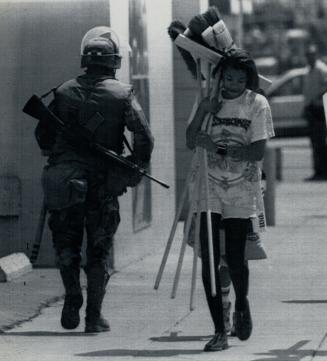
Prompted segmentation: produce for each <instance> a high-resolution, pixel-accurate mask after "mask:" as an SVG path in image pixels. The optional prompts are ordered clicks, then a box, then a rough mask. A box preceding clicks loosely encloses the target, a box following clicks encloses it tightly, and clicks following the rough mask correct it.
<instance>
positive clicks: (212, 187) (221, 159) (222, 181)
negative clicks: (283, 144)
mask: <svg viewBox="0 0 327 361" xmlns="http://www.w3.org/2000/svg"><path fill="white" fill-rule="evenodd" d="M211 122H212V127H211V131H210V135H211V138H212V140H213V141H214V142H215V143H216V144H227V145H235V146H237V145H239V146H241V145H248V144H250V143H253V142H256V141H259V140H263V139H268V138H270V137H273V136H274V129H273V124H272V117H271V111H270V107H269V104H268V101H267V99H266V98H265V97H264V96H262V95H260V94H257V93H255V92H253V91H251V90H245V92H244V93H243V94H242V95H241V96H239V97H238V98H235V99H225V98H223V106H222V108H221V110H220V111H219V112H218V113H217V114H215V115H213V116H212V117H211ZM207 159H208V175H209V177H208V179H209V199H208V208H209V209H210V210H211V211H212V212H215V213H219V214H221V215H222V217H223V218H250V217H254V216H256V215H257V214H258V211H259V209H260V208H262V207H263V202H262V192H261V170H260V162H249V161H237V160H234V159H232V158H230V157H228V156H220V155H217V154H215V153H212V152H207ZM200 162H203V158H202V160H200ZM200 162H199V160H198V157H197V156H196V157H194V160H193V164H192V170H193V171H192V179H191V185H190V186H191V192H192V193H193V194H196V190H195V189H194V186H195V179H196V173H197V171H198V169H199V163H200ZM196 210H197V205H196V204H194V203H193V211H196ZM206 210H207V205H206V202H205V187H204V182H203V181H202V187H201V197H200V211H202V212H204V211H206Z"/></svg>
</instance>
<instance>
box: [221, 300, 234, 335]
mask: <svg viewBox="0 0 327 361" xmlns="http://www.w3.org/2000/svg"><path fill="white" fill-rule="evenodd" d="M231 307H232V303H231V302H223V315H224V325H225V331H226V333H227V334H229V333H230V332H231V329H232V325H231V323H230V309H231Z"/></svg>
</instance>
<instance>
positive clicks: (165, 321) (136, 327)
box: [0, 150, 327, 361]
mask: <svg viewBox="0 0 327 361" xmlns="http://www.w3.org/2000/svg"><path fill="white" fill-rule="evenodd" d="M301 152H302V150H301ZM301 154H302V153H301ZM287 156H288V155H287V154H286V158H285V161H287ZM293 159H294V158H293ZM292 164H293V165H294V162H292ZM290 166H291V165H290ZM285 172H286V173H285ZM285 172H284V173H285V174H284V175H285V177H286V179H287V181H284V182H282V183H279V184H278V186H277V188H276V196H277V198H276V226H275V227H270V228H269V229H268V231H267V233H266V234H265V238H264V244H265V248H266V251H267V253H268V259H267V260H263V261H251V262H250V277H251V284H250V295H249V298H250V303H251V309H252V315H253V321H254V330H253V334H252V336H251V338H250V339H249V340H248V341H245V342H242V341H240V340H238V339H237V338H229V344H230V348H229V349H228V350H225V351H223V352H218V353H204V352H202V349H203V346H204V344H205V343H206V342H207V341H208V340H209V338H210V336H211V335H212V332H213V326H212V324H211V320H210V317H209V313H208V308H207V306H206V303H205V299H204V292H203V289H202V284H201V281H200V275H199V277H198V281H197V290H196V295H195V307H196V308H195V310H194V311H193V312H190V311H189V297H190V285H191V276H190V275H191V269H192V252H191V249H189V248H188V249H187V252H186V255H185V259H184V264H183V269H182V275H181V279H180V283H179V287H178V292H177V297H176V298H175V299H174V300H172V299H170V292H171V287H172V284H173V277H174V273H175V269H176V265H177V257H178V253H179V246H180V243H181V232H182V224H180V227H179V229H178V232H177V237H176V240H175V242H174V245H173V248H172V251H171V253H170V256H169V259H168V263H167V265H166V268H165V272H164V275H163V278H162V281H161V284H160V287H159V289H158V290H157V291H155V290H154V289H153V285H154V280H155V276H156V274H157V271H158V267H159V264H160V261H161V257H162V254H163V250H164V245H161V246H158V251H157V252H156V253H155V254H151V255H147V256H145V257H143V258H142V259H140V260H139V261H138V262H135V263H132V264H130V265H128V266H127V267H125V268H124V269H121V270H119V272H117V273H115V274H114V275H113V276H112V280H111V282H110V286H109V288H108V294H107V296H106V298H105V302H104V312H103V313H104V315H105V316H106V317H107V318H108V319H109V320H110V323H111V328H112V331H111V332H110V333H104V334H100V335H96V336H88V335H85V334H84V333H83V327H84V322H83V320H82V322H81V325H80V326H79V328H78V329H77V330H74V331H73V332H67V331H65V330H63V329H61V328H60V325H59V318H60V311H61V307H62V299H60V296H61V295H62V293H63V290H62V287H61V284H60V281H59V278H58V272H57V271H56V270H53V269H37V270H34V271H33V272H32V273H30V274H27V275H25V276H24V277H22V278H20V279H19V280H16V281H14V282H11V283H5V284H0V294H1V297H0V310H1V313H0V326H1V329H2V330H5V329H6V326H13V325H14V324H15V323H16V324H17V323H18V324H20V326H18V327H14V328H12V329H11V330H8V329H7V330H6V332H5V333H3V334H1V335H0V336H1V337H0V346H1V347H0V360H1V361H13V360H14V361H20V360H30V361H39V360H40V361H41V360H42V361H43V360H58V359H60V360H62V361H66V360H67V361H68V360H75V359H76V360H78V359H80V360H84V361H87V360H98V359H99V360H104V359H110V360H135V359H139V360H147V361H150V360H174V361H175V360H206V361H207V360H208V361H210V360H217V359H219V360H223V361H312V360H315V361H320V360H321V361H325V360H327V340H326V339H327V322H326V321H327V316H326V315H327V282H326V274H327V266H326V259H327V236H326V235H327V202H326V201H325V199H326V194H327V182H321V183H316V182H314V183H312V182H310V183H306V182H302V181H301V179H300V178H296V179H293V180H292V175H291V172H290V170H289V168H288V169H285ZM305 172H306V173H307V174H305V175H310V169H309V168H306V170H305ZM305 172H304V173H305ZM302 173H303V169H302ZM168 233H169V230H167V236H168ZM199 271H200V265H199ZM58 297H59V298H58ZM56 301H57V302H56ZM49 305H51V307H44V306H49ZM83 312H84V309H83ZM36 314H38V315H39V317H37V318H35V319H34V320H33V321H31V322H23V323H21V321H22V320H26V319H31V318H33V316H34V315H36ZM16 336H21V337H16ZM40 336H42V337H40ZM53 336H61V337H53ZM71 336H78V337H71ZM18 339H19V341H20V342H22V343H23V350H24V356H23V355H22V351H21V350H20V351H19V352H18V351H17V350H16V348H15V347H13V345H14V344H15V341H16V340H18ZM72 339H73V340H74V342H72ZM48 340H49V342H47V341H48ZM50 341H51V342H50ZM36 349H37V350H38V353H37V355H38V356H36V354H35V353H34V355H33V350H34V352H35V350H36Z"/></svg>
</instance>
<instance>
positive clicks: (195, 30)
mask: <svg viewBox="0 0 327 361" xmlns="http://www.w3.org/2000/svg"><path fill="white" fill-rule="evenodd" d="M188 27H189V29H190V30H191V32H192V34H193V35H194V36H195V35H201V33H203V32H204V30H205V29H207V28H208V27H209V24H208V22H207V20H206V19H205V18H204V16H202V15H201V14H200V15H195V16H193V18H192V19H191V20H190V22H189V24H188Z"/></svg>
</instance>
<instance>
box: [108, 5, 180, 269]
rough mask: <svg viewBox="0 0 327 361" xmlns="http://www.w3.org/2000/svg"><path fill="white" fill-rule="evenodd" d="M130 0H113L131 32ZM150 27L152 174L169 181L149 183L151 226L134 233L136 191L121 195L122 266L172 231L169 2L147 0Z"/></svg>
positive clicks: (118, 250) (114, 16)
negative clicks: (150, 192)
mask: <svg viewBox="0 0 327 361" xmlns="http://www.w3.org/2000/svg"><path fill="white" fill-rule="evenodd" d="M127 4H128V0H111V1H110V5H111V21H112V26H113V28H115V29H117V31H119V33H121V34H125V35H126V36H127V35H128V31H126V27H127V26H128V24H127V23H126V21H124V22H121V21H120V20H119V19H127V18H128V16H127V11H128V6H127ZM145 6H146V14H147V17H146V19H147V29H148V37H147V42H148V52H149V54H148V61H149V93H150V99H149V103H150V109H149V110H150V112H149V113H150V124H151V130H152V133H153V135H154V138H155V147H154V151H153V156H152V161H151V173H152V175H153V176H155V177H156V178H159V179H161V180H163V181H165V182H166V183H168V184H170V186H171V187H170V189H169V190H167V189H165V188H163V187H161V186H159V185H157V184H156V183H154V182H151V190H152V221H151V226H150V227H148V228H145V229H143V230H142V231H139V232H136V233H133V231H132V229H133V225H132V224H133V214H132V213H131V209H132V192H129V193H127V194H126V195H124V196H123V197H122V199H121V204H122V217H121V218H122V222H121V225H120V227H119V230H118V233H117V237H116V238H117V240H116V242H115V265H116V267H118V268H120V267H122V266H124V265H126V264H128V263H129V262H130V261H131V259H135V258H137V257H139V256H141V255H144V254H146V253H150V252H151V251H153V250H154V249H158V247H163V245H164V244H165V242H166V241H167V239H168V236H169V229H170V227H171V225H172V221H173V216H174V210H175V163H174V160H175V146H174V114H173V79H172V78H173V73H172V69H173V64H172V44H171V42H170V40H169V37H168V36H167V30H166V29H167V24H169V23H170V22H171V17H172V9H171V2H170V1H165V2H163V1H160V0H146V1H145Z"/></svg>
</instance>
